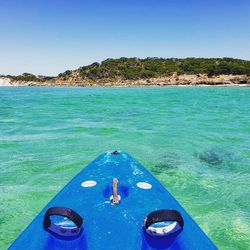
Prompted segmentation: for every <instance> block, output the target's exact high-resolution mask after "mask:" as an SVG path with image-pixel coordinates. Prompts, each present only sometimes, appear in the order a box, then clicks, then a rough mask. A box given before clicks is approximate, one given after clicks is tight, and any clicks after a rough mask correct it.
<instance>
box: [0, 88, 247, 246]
mask: <svg viewBox="0 0 250 250" xmlns="http://www.w3.org/2000/svg"><path fill="white" fill-rule="evenodd" d="M110 149H121V150H123V151H126V152H128V153H130V154H131V155H132V156H133V157H134V158H136V159H137V160H138V161H140V162H141V163H142V164H144V166H145V167H146V168H148V169H149V170H150V171H151V172H152V173H153V174H154V175H155V176H156V177H157V178H158V179H159V180H160V181H161V182H162V183H163V184H164V185H165V187H167V188H168V190H169V191H170V192H171V193H172V194H173V195H174V196H175V197H176V198H177V199H178V201H179V202H180V203H181V204H182V205H183V206H184V208H185V209H186V210H187V211H188V212H189V213H190V214H191V215H192V216H193V218H194V219H195V220H196V221H197V222H198V224H199V225H200V226H201V228H202V229H203V230H204V231H205V232H206V233H207V234H208V236H209V237H210V238H211V239H212V240H213V241H214V243H215V244H216V245H217V246H218V247H219V248H220V249H249V247H250V245H249V236H250V190H249V189H250V187H249V185H250V184H249V183H250V89H249V88H198V87H197V88H133V89H118V88H114V89H102V88H35V87H34V88H32V87H27V88H5V87H2V88H0V248H2V249H6V248H7V247H8V245H9V244H10V243H11V242H12V241H13V240H14V239H15V238H16V237H17V235H18V234H19V233H20V232H21V231H22V230H23V229H24V228H25V226H26V225H27V224H28V223H30V222H31V220H32V219H33V217H34V216H35V215H36V214H37V213H38V212H39V211H40V210H41V209H42V208H43V207H44V206H45V205H46V203H47V202H48V201H49V200H50V199H51V198H52V197H53V196H54V195H55V194H56V193H57V192H58V191H59V190H60V189H61V188H62V187H63V186H64V185H65V184H66V183H67V182H68V181H69V180H70V179H71V178H72V177H73V176H74V175H75V174H77V173H78V172H79V171H80V170H81V169H82V168H83V167H84V166H85V165H86V164H87V163H89V162H90V161H92V160H93V159H94V158H96V157H97V156H98V155H99V154H100V153H102V152H105V151H107V150H110ZM166 205H167V204H166Z"/></svg>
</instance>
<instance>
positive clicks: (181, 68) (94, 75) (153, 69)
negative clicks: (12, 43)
mask: <svg viewBox="0 0 250 250" xmlns="http://www.w3.org/2000/svg"><path fill="white" fill-rule="evenodd" d="M173 73H177V75H182V74H197V75H199V74H207V75H208V76H209V77H212V76H216V75H222V74H223V75H230V74H232V75H243V74H246V75H248V76H249V75H250V61H247V60H240V59H233V58H185V59H178V58H168V59H164V58H157V57H148V58H145V59H139V58H135V57H134V58H126V57H121V58H119V59H106V60H104V61H102V62H101V63H97V62H95V63H92V64H91V65H88V66H83V67H80V68H79V69H77V70H74V71H71V70H67V71H65V72H64V73H61V74H59V75H58V77H47V76H35V75H33V74H30V73H24V74H22V75H19V76H10V75H8V76H6V77H8V78H10V79H11V80H13V81H25V82H28V81H29V82H46V81H52V82H53V81H54V80H59V81H67V80H68V81H69V80H70V81H73V82H74V81H78V82H79V81H94V82H95V81H98V80H99V81H115V80H117V79H118V80H138V79H149V78H156V77H165V76H170V75H172V74H173Z"/></svg>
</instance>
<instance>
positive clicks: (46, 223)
mask: <svg viewBox="0 0 250 250" xmlns="http://www.w3.org/2000/svg"><path fill="white" fill-rule="evenodd" d="M52 215H59V216H63V217H66V218H68V219H70V220H71V221H72V222H74V223H75V225H76V226H77V228H78V229H80V228H81V227H82V224H83V218H82V217H81V216H80V215H79V214H78V213H76V212H75V211H73V210H72V209H70V208H65V207H51V208H49V209H48V210H47V211H46V213H45V216H44V220H43V227H44V229H45V230H49V231H52V232H54V233H56V234H58V230H53V229H52V228H58V227H59V228H60V226H56V225H55V224H53V223H51V220H50V216H52ZM52 224H53V227H52ZM77 231H78V232H79V231H80V230H77ZM73 232H74V233H75V232H76V231H73ZM64 233H65V232H64Z"/></svg>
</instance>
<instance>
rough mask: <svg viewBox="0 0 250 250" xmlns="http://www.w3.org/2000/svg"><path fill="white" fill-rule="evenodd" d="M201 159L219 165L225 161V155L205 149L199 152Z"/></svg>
mask: <svg viewBox="0 0 250 250" xmlns="http://www.w3.org/2000/svg"><path fill="white" fill-rule="evenodd" d="M198 158H199V160H200V161H202V162H205V163H207V164H209V165H215V166H219V165H221V164H222V163H223V156H222V155H221V154H220V153H218V152H215V151H205V152H203V153H200V154H198Z"/></svg>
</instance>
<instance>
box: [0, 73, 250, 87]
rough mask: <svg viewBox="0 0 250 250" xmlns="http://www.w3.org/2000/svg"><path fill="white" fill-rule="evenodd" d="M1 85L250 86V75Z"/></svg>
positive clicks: (7, 81)
mask: <svg viewBox="0 0 250 250" xmlns="http://www.w3.org/2000/svg"><path fill="white" fill-rule="evenodd" d="M0 86H5V87H8V86H9V87H11V86H13V87H18V86H39V87H42V86H44V87H45V86H65V87H66V86H68V87H70V86H72V87H74V86H75V87H175V86H180V87H181V86H183V87H184V86H218V87H220V86H225V87H227V86H228V87H229V86H244V87H250V77H249V76H247V75H219V76H216V77H208V76H206V75H200V76H197V75H179V76H178V79H176V78H175V76H170V77H165V78H163V77H162V78H152V79H147V80H146V81H145V80H144V79H140V80H134V81H133V80H127V81H123V82H101V81H100V82H93V81H92V82H65V81H62V82H61V81H56V82H49V81H48V82H34V81H12V80H11V79H9V78H4V77H1V78H0Z"/></svg>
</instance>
